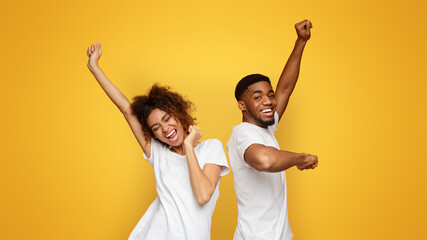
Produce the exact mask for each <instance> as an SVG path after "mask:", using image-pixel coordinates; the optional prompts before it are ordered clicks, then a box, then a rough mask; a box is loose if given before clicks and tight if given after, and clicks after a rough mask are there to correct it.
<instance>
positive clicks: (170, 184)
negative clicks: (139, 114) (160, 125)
mask: <svg viewBox="0 0 427 240" xmlns="http://www.w3.org/2000/svg"><path fill="white" fill-rule="evenodd" d="M194 152H195V153H196V156H197V160H198V162H199V166H200V168H202V169H203V167H204V165H205V164H208V163H212V164H216V165H219V166H221V167H222V168H221V172H220V176H224V175H225V174H227V173H228V171H229V169H228V164H227V158H226V156H225V152H224V148H223V146H222V143H221V142H220V141H219V140H217V139H209V140H206V141H203V142H201V143H199V144H198V145H197V146H196V147H194ZM144 157H145V158H147V157H146V156H145V154H144ZM147 160H148V162H149V163H150V164H151V165H152V166H153V168H154V175H155V178H156V190H157V194H158V197H157V198H156V199H155V200H154V202H153V203H152V204H151V205H150V207H149V208H148V209H147V211H146V212H145V214H144V216H143V217H142V218H141V220H140V221H139V222H138V224H137V225H136V227H135V229H134V230H133V231H132V233H131V235H130V237H129V239H132V240H136V239H138V240H140V239H144V240H209V239H210V229H211V219H212V214H213V211H214V208H215V204H216V201H217V199H218V197H219V191H218V187H219V181H218V184H217V186H216V188H215V191H214V193H213V194H212V197H211V199H210V201H209V202H208V203H206V204H205V205H203V206H200V205H199V204H198V203H197V201H196V198H195V196H194V194H193V190H192V188H191V182H190V175H189V172H188V163H187V157H186V156H185V155H179V154H177V153H174V152H172V151H171V150H170V149H169V148H168V147H166V146H165V145H164V144H162V143H160V142H158V141H157V140H154V139H151V156H150V158H147Z"/></svg>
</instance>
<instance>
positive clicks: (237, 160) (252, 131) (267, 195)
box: [227, 112, 293, 240]
mask: <svg viewBox="0 0 427 240" xmlns="http://www.w3.org/2000/svg"><path fill="white" fill-rule="evenodd" d="M274 120H275V124H274V125H272V126H269V127H268V129H265V128H262V127H258V126H256V125H253V124H251V123H247V122H243V123H241V124H239V125H237V126H234V127H233V132H232V134H231V137H230V140H229V141H228V143H227V149H228V155H229V158H230V167H231V171H232V173H233V177H234V189H235V191H236V196H237V203H238V223H237V228H236V231H235V233H234V239H235V240H241V239H244V240H255V239H256V240H258V239H265V240H290V239H292V237H293V234H292V231H291V227H290V225H289V221H288V209H287V203H286V176H285V172H284V171H282V172H277V173H270V172H260V171H258V170H256V169H255V168H253V167H251V166H250V165H249V164H247V163H246V162H245V160H244V154H245V151H246V149H247V148H248V147H249V146H251V145H252V144H262V145H265V146H270V147H275V148H277V149H280V148H279V144H278V143H277V140H276V138H275V137H274V132H275V131H276V127H277V123H278V121H279V115H278V114H277V112H276V113H275V114H274Z"/></svg>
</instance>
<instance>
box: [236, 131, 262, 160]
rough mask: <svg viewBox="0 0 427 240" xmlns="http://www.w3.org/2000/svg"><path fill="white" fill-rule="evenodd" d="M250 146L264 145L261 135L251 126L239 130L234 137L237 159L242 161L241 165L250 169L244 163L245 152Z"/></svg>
mask: <svg viewBox="0 0 427 240" xmlns="http://www.w3.org/2000/svg"><path fill="white" fill-rule="evenodd" d="M252 144H262V145H265V141H264V137H263V136H262V134H261V133H260V132H258V131H257V130H256V129H254V128H253V127H251V126H247V127H243V128H241V129H239V132H238V133H237V135H236V152H237V155H238V156H239V158H238V159H242V160H243V164H244V165H245V166H247V167H250V168H251V166H250V165H249V164H247V163H246V161H245V152H246V149H248V147H250V146H251V145H252Z"/></svg>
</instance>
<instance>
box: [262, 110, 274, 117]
mask: <svg viewBox="0 0 427 240" xmlns="http://www.w3.org/2000/svg"><path fill="white" fill-rule="evenodd" d="M261 113H262V114H263V115H264V116H267V117H270V116H273V114H274V112H273V109H272V108H266V109H262V110H261Z"/></svg>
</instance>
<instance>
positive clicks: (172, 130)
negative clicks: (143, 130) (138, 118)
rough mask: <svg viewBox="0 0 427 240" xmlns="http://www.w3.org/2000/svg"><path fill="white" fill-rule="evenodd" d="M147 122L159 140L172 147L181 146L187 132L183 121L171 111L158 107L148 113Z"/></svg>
mask: <svg viewBox="0 0 427 240" xmlns="http://www.w3.org/2000/svg"><path fill="white" fill-rule="evenodd" d="M147 123H148V126H149V127H150V128H151V131H153V133H154V137H155V138H157V139H158V140H159V141H162V142H164V143H166V144H168V145H169V146H172V147H178V146H181V145H182V143H183V142H184V139H185V137H186V134H185V132H184V128H183V127H182V125H181V122H180V121H178V120H177V119H175V118H174V117H173V116H171V115H169V113H167V112H165V111H162V110H160V109H158V108H156V109H154V110H153V111H151V113H150V115H148V118H147Z"/></svg>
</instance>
